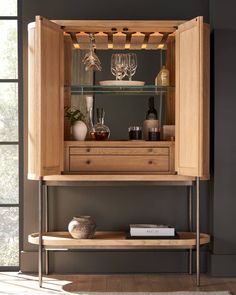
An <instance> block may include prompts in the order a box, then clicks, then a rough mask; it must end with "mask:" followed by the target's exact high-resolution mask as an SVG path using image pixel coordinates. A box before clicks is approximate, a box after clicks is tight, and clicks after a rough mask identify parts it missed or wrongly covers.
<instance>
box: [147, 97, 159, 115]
mask: <svg viewBox="0 0 236 295" xmlns="http://www.w3.org/2000/svg"><path fill="white" fill-rule="evenodd" d="M148 107H149V109H148V111H147V115H146V120H157V110H156V109H155V107H154V96H150V97H149V99H148Z"/></svg>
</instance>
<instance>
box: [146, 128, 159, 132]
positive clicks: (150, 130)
mask: <svg viewBox="0 0 236 295" xmlns="http://www.w3.org/2000/svg"><path fill="white" fill-rule="evenodd" d="M148 131H149V132H158V128H157V127H151V128H149V129H148Z"/></svg>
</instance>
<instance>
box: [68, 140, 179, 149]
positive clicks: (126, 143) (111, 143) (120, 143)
mask: <svg viewBox="0 0 236 295" xmlns="http://www.w3.org/2000/svg"><path fill="white" fill-rule="evenodd" d="M174 145H175V142H174V141H145V140H117V141H116V140H107V141H89V140H88V141H76V140H73V141H64V146H65V147H136V148H138V147H167V146H168V147H169V146H174Z"/></svg>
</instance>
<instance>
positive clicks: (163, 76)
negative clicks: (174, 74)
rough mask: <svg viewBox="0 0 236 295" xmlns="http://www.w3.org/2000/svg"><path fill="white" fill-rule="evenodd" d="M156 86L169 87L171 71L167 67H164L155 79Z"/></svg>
mask: <svg viewBox="0 0 236 295" xmlns="http://www.w3.org/2000/svg"><path fill="white" fill-rule="evenodd" d="M155 85H156V86H169V70H167V69H166V66H162V68H161V70H160V72H159V73H158V75H157V77H156V79H155Z"/></svg>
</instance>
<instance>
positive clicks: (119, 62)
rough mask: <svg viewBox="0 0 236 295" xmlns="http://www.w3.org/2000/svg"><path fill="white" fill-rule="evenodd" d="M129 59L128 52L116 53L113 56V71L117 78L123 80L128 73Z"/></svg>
mask: <svg viewBox="0 0 236 295" xmlns="http://www.w3.org/2000/svg"><path fill="white" fill-rule="evenodd" d="M127 67H128V59H127V54H123V53H115V54H112V56H111V73H112V74H113V75H114V76H115V77H116V80H119V81H120V80H122V79H123V78H124V77H125V75H126V74H127Z"/></svg>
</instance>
